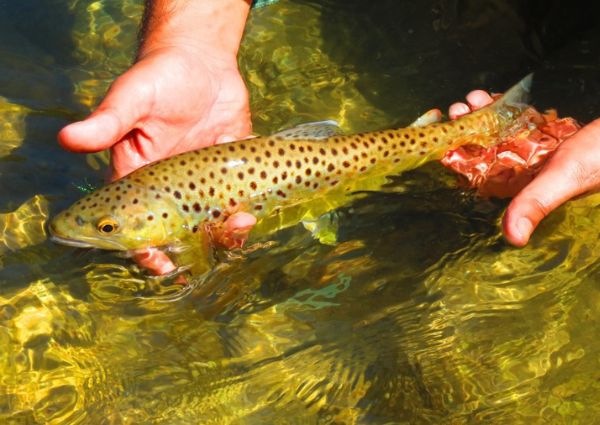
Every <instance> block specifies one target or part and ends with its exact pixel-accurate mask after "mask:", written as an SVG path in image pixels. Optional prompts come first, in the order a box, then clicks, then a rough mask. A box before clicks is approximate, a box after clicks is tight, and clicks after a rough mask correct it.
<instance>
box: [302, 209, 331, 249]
mask: <svg viewBox="0 0 600 425" xmlns="http://www.w3.org/2000/svg"><path fill="white" fill-rule="evenodd" d="M302 225H304V228H305V229H306V230H308V231H309V232H311V233H312V235H313V237H314V238H315V239H317V240H318V241H319V242H321V243H322V244H323V245H335V244H336V243H337V234H338V229H339V217H338V214H337V213H336V212H335V211H330V212H328V213H325V214H323V215H322V216H321V217H319V218H317V219H316V220H304V221H302Z"/></svg>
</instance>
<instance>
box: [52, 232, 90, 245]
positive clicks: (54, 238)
mask: <svg viewBox="0 0 600 425" xmlns="http://www.w3.org/2000/svg"><path fill="white" fill-rule="evenodd" d="M50 240H51V241H52V242H56V243H59V244H61V245H68V246H74V247H75V248H94V245H92V244H91V243H87V242H84V241H80V240H76V239H69V238H63V237H62V236H56V235H51V236H50Z"/></svg>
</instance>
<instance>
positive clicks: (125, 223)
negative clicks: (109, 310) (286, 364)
mask: <svg viewBox="0 0 600 425" xmlns="http://www.w3.org/2000/svg"><path fill="white" fill-rule="evenodd" d="M513 90H514V89H512V90H511V91H509V93H510V92H512V91H513ZM523 109H524V108H523V107H521V106H512V105H509V104H507V103H506V102H505V103H503V102H501V101H499V102H496V104H494V105H492V106H491V107H487V108H484V109H481V110H479V111H477V112H474V113H471V114H469V115H467V116H464V117H462V118H460V119H458V120H455V121H451V122H444V123H434V124H430V125H427V126H424V127H407V128H401V129H394V130H384V131H375V132H367V133H360V134H355V135H350V136H346V135H336V136H332V137H328V138H326V139H324V140H311V139H306V140H302V139H300V140H297V139H294V140H285V139H283V138H282V137H281V136H277V135H276V136H271V137H258V138H254V139H249V140H243V141H238V142H233V143H228V144H221V145H215V146H211V147H208V148H204V149H200V150H196V151H192V152H188V153H184V154H180V155H177V156H174V157H172V158H169V159H165V160H162V161H158V162H156V163H153V164H150V165H148V166H145V167H143V168H141V169H139V170H136V171H134V172H133V173H131V174H129V175H128V176H126V177H124V178H122V179H120V180H118V181H116V182H114V183H112V184H109V185H107V186H105V187H104V188H101V189H99V190H98V191H96V192H94V193H92V194H90V195H88V196H86V197H85V198H83V199H82V200H80V201H78V202H77V203H76V204H75V205H74V206H73V207H71V208H70V209H69V210H66V211H64V212H62V213H61V214H59V215H58V216H57V217H56V218H55V220H53V222H52V224H51V226H50V231H51V233H52V234H53V235H54V236H55V237H56V238H57V239H58V240H59V241H61V242H65V243H69V242H70V241H71V242H73V241H77V242H78V243H80V244H82V246H84V245H88V246H89V245H91V246H95V247H100V248H106V249H124V250H128V249H138V248H143V247H148V246H161V245H166V244H169V243H172V242H175V241H176V240H182V239H184V238H185V237H186V236H187V235H189V234H193V233H196V232H198V231H199V230H201V229H202V226H203V225H204V224H206V223H221V222H223V221H224V220H225V219H226V218H227V217H228V216H229V215H231V214H233V213H235V212H239V211H245V212H249V213H251V214H253V215H254V216H256V218H257V220H258V223H257V226H256V227H255V229H254V230H253V234H260V233H261V232H268V231H273V230H274V229H276V228H281V227H285V226H288V225H290V224H294V223H296V222H298V221H299V220H302V219H315V218H317V217H319V216H320V215H322V214H323V213H326V212H327V211H330V210H332V209H335V208H337V207H339V206H341V205H343V204H345V203H347V202H348V200H349V199H350V197H349V196H348V194H349V193H352V192H355V191H363V190H374V189H378V188H380V187H381V185H382V184H384V183H385V182H386V178H387V176H390V175H394V174H399V173H401V172H403V171H406V170H409V169H412V168H415V167H417V166H419V165H421V164H422V163H424V162H426V161H430V160H434V159H440V158H441V157H442V156H443V155H444V153H445V152H446V151H448V150H449V149H452V148H455V147H456V146H457V145H459V144H463V143H467V142H473V141H474V140H475V141H478V142H480V143H483V144H485V143H490V142H493V141H495V140H497V137H498V136H499V135H500V133H501V132H503V131H506V129H507V128H509V127H510V126H511V125H512V123H514V121H515V119H516V118H517V117H518V116H519V115H520V113H521V112H522V110H523Z"/></svg>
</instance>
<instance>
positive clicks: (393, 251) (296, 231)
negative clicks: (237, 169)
mask: <svg viewBox="0 0 600 425" xmlns="http://www.w3.org/2000/svg"><path fill="white" fill-rule="evenodd" d="M43 3H44V8H41V7H37V6H36V3H35V2H31V1H24V2H12V3H6V4H5V5H4V6H5V7H4V8H3V9H2V11H1V12H0V15H1V16H0V22H2V23H3V25H2V29H1V30H0V32H1V33H2V35H3V36H2V37H1V39H2V40H3V41H0V50H2V52H3V55H1V57H0V88H1V89H2V92H1V93H0V94H1V95H2V98H1V99H0V116H1V117H2V118H3V124H2V125H0V137H1V138H2V140H3V143H2V145H1V146H0V174H1V182H2V184H1V185H0V195H1V196H0V207H1V211H0V231H1V232H0V347H1V348H0V422H2V423H25V424H38V423H39V424H46V423H48V424H66V423H90V424H96V423H102V424H104V423H106V424H111V423H115V424H118V423H131V424H139V423H153V424H154V423H155V424H159V423H164V424H188V423H207V424H211V423H214V424H223V423H235V424H262V423H282V424H294V423H298V424H307V423H308V424H310V423H314V424H317V423H332V424H333V423H335V424H340V423H343V424H351V423H360V424H364V423H369V424H371V423H373V424H386V423H416V424H420V423H424V424H425V423H432V424H439V423H452V424H462V423H489V424H506V423H524V422H531V423H539V422H547V423H595V421H596V417H598V415H599V414H598V413H599V411H600V402H599V400H598V395H597V394H598V390H599V388H598V387H599V385H598V383H599V382H600V372H599V370H600V368H598V364H597V362H598V353H599V352H600V343H599V342H598V338H597V337H596V335H597V329H599V325H600V323H599V321H598V318H599V317H600V314H599V313H600V311H599V306H600V287H599V286H598V283H597V282H598V281H599V278H600V276H599V273H600V267H599V265H598V261H597V255H596V253H597V252H598V249H599V247H598V246H597V244H598V237H597V234H596V232H595V231H594V229H596V228H598V226H599V225H600V216H599V212H600V209H599V208H598V202H599V198H598V197H589V198H586V199H580V200H577V201H574V202H572V203H570V204H568V205H566V206H565V207H563V208H561V209H560V210H559V211H558V212H556V213H555V214H553V215H552V216H551V217H549V218H548V219H547V220H546V221H545V222H544V223H543V224H542V226H541V227H540V229H539V230H538V231H537V232H536V234H535V236H534V238H533V239H532V241H531V243H530V245H529V246H528V247H526V248H524V249H513V248H510V247H508V246H507V245H506V244H505V243H504V242H503V240H502V238H501V235H500V233H499V231H498V228H499V227H498V222H499V220H500V217H501V214H502V210H503V207H504V204H503V203H501V202H496V201H488V200H483V199H480V198H477V197H475V196H473V194H471V193H469V192H465V191H462V190H460V189H457V188H456V184H455V181H454V179H453V177H452V176H450V175H449V174H448V173H447V172H445V171H443V169H442V168H441V167H439V166H436V165H430V166H427V167H422V168H420V169H418V170H414V171H413V172H411V173H406V174H404V175H402V176H400V177H398V178H396V179H393V181H391V182H390V185H389V186H388V187H386V188H385V190H384V191H383V192H382V193H365V194H361V196H359V197H358V199H357V200H356V201H355V202H353V203H352V204H351V205H349V206H348V207H347V208H343V209H340V210H339V211H338V214H339V229H338V230H339V234H338V243H337V244H335V245H324V244H320V243H319V242H317V241H315V240H313V238H312V237H311V236H310V234H308V232H306V230H305V229H304V228H303V227H302V226H296V227H292V228H288V229H286V230H284V231H280V232H277V233H276V234H272V235H268V237H266V238H265V240H261V241H260V243H259V244H257V245H256V246H253V247H246V248H247V249H246V250H245V251H244V252H237V251H236V252H233V253H220V254H219V255H220V257H219V265H218V267H216V268H215V269H214V270H212V271H211V273H209V274H207V275H205V276H202V277H198V278H196V279H195V280H193V281H192V282H191V284H190V285H188V286H181V285H175V284H173V282H172V281H168V280H167V281H161V280H160V279H158V280H157V279H150V278H148V277H147V276H145V275H144V274H143V273H141V272H140V271H139V270H137V269H136V268H135V267H134V266H132V263H131V261H130V259H127V258H120V257H117V256H115V255H114V254H112V253H107V252H99V251H83V250H74V249H71V248H66V247H58V246H55V245H52V244H50V243H49V242H46V241H45V237H46V234H45V230H44V226H45V223H46V221H47V219H48V217H49V216H51V215H53V214H54V212H55V211H57V210H59V209H61V207H63V206H66V205H67V204H70V203H71V202H72V201H73V200H74V199H76V198H79V197H80V196H81V193H80V192H81V190H80V189H78V187H79V188H83V190H85V189H86V188H87V186H89V185H91V186H97V185H99V184H101V182H102V177H103V176H102V172H101V170H100V169H101V168H102V166H103V161H104V160H105V158H102V157H98V156H90V157H88V159H87V160H86V159H84V158H80V157H77V156H74V155H71V154H66V153H64V152H62V151H61V150H60V149H59V147H57V146H56V144H55V141H54V135H55V133H56V131H57V130H58V129H59V128H60V127H61V126H62V125H64V124H65V123H66V122H67V121H69V120H72V119H74V118H75V117H79V116H82V115H83V114H85V113H87V112H88V111H89V109H90V108H91V107H92V106H93V105H95V104H97V102H98V100H99V99H100V97H101V96H102V95H103V93H104V91H105V90H106V88H107V87H108V85H109V84H110V82H111V81H112V79H113V78H114V77H115V76H116V75H117V74H118V73H119V72H120V71H121V70H123V69H124V68H125V67H127V65H128V64H129V62H130V60H131V57H132V55H133V52H134V49H135V44H136V40H135V39H136V28H137V22H138V20H139V17H140V14H141V11H142V2H141V1H137V0H136V1H134V0H128V1H124V2H107V1H79V0H77V1H76V0H47V1H45V2H43ZM346 3H347V8H340V7H338V6H339V5H338V6H336V5H337V3H336V2H331V1H324V2H315V1H302V2H295V1H285V0H280V2H278V3H277V4H275V5H272V6H269V7H265V8H261V9H259V10H256V11H254V12H253V14H252V16H251V18H250V22H249V23H248V32H247V36H246V40H245V44H244V46H242V49H241V56H240V63H241V66H242V68H243V70H244V73H245V76H246V80H247V83H248V85H249V90H250V91H251V94H252V99H253V100H252V102H253V105H252V109H253V111H254V117H253V118H254V122H255V129H256V131H257V132H259V133H265V134H266V133H270V132H273V131H275V130H276V129H279V128H282V127H291V126H292V125H294V124H297V123H301V122H307V121H315V120H322V119H328V118H329V119H336V120H337V121H338V122H340V124H341V125H342V127H343V128H344V129H346V130H347V131H349V132H354V131H360V130H367V129H368V130H372V129H375V128H382V127H385V126H389V125H391V124H392V123H395V122H396V121H401V122H402V123H403V124H406V123H409V122H411V121H412V120H413V119H414V118H415V117H416V116H418V115H419V114H420V113H421V112H423V111H424V110H425V109H428V108H430V107H433V106H443V105H444V104H446V103H447V102H449V101H453V100H455V99H456V97H457V96H460V95H462V94H463V93H464V92H465V91H466V90H467V89H470V88H472V87H473V86H474V85H476V84H485V86H486V87H505V86H508V85H509V84H508V83H509V81H516V80H517V79H518V77H520V76H522V75H523V74H525V72H524V68H526V66H525V65H527V64H531V63H532V62H533V61H534V59H533V58H534V57H535V55H532V51H531V46H532V41H531V38H528V37H530V36H531V34H527V35H523V33H521V32H519V31H516V30H515V31H513V32H510V31H512V30H514V29H515V28H520V25H521V24H523V22H522V19H521V17H520V15H519V13H518V8H517V9H515V8H513V7H512V6H511V4H513V3H514V2H502V1H500V2H498V1H490V2H484V3H485V4H483V5H482V4H481V2H479V3H478V2H472V1H469V2H456V1H441V2H440V1H435V2H422V3H415V2H391V1H384V2H379V3H377V4H375V3H370V4H366V3H364V2H358V1H352V2H346ZM478 5H479V6H478ZM334 6H335V7H334ZM45 8H48V10H50V9H52V13H51V14H49V15H48V14H47V13H46V12H45V11H44V10H45ZM490 11H491V12H490ZM400 12H402V13H400ZM498 13H499V14H500V16H502V17H507V19H499V15H498ZM399 14H400V15H401V20H398V18H397V17H398V16H399ZM509 18H510V19H509ZM44 19H46V20H44ZM490 20H492V21H495V25H497V26H496V27H494V28H496V29H498V28H500V29H502V28H504V30H500V29H498V30H497V31H492V33H493V34H492V35H494V34H495V37H498V38H501V39H502V43H499V44H498V48H497V49H496V50H495V51H494V52H493V53H494V54H493V55H485V57H483V59H482V56H481V55H482V52H483V51H484V50H485V49H484V47H485V46H483V45H484V44H485V45H486V46H489V44H490V43H491V42H492V41H490V40H492V39H493V37H492V35H489V31H487V30H486V29H485V25H484V24H485V23H486V22H489V21H490ZM416 22H424V25H423V26H419V27H417V26H416V25H413V23H416ZM548 22H555V21H552V20H550V21H548ZM466 23H470V24H469V25H466ZM44 25H45V26H44ZM545 25H546V24H545ZM48 26H50V27H53V31H56V35H50V34H54V32H53V31H49V30H47V28H48ZM413 26H414V28H413ZM42 28H46V30H44V31H42ZM411 29H412V32H411V31H410V30H411ZM357 34H360V35H361V37H358V36H357ZM555 34H557V33H555ZM594 34H595V33H591V35H590V36H589V37H590V38H589V40H596V39H597V38H594V37H596V36H595V35H594ZM490 37H492V38H490ZM552 37H553V38H552V40H549V42H548V43H542V44H541V45H540V46H542V47H544V48H548V46H550V45H554V44H556V43H559V41H560V42H561V43H566V42H567V41H565V40H558V39H556V40H555V39H554V35H553V36H552ZM582 40H583V41H582ZM582 40H578V41H577V44H576V48H569V45H567V47H566V48H565V52H567V53H563V54H566V55H567V57H568V61H569V62H571V61H573V62H574V63H575V62H576V66H579V69H583V71H582V72H583V73H584V74H574V73H575V71H574V69H575V66H573V67H567V66H566V65H564V63H563V65H561V67H562V68H561V69H563V71H562V72H563V74H566V75H567V76H569V78H571V77H570V76H571V75H579V77H577V78H583V77H581V75H587V73H594V72H597V69H598V65H597V64H596V63H595V62H594V63H591V62H585V60H584V59H585V58H588V56H586V55H585V54H584V56H583V59H581V61H579V59H578V61H575V60H574V59H572V55H575V52H579V51H580V50H581V51H583V50H585V49H584V48H587V49H591V47H590V46H594V45H595V44H594V43H592V42H586V41H585V40H588V39H587V38H586V39H585V40H584V39H582ZM542 41H544V40H542ZM596 44H597V43H596ZM485 48H486V49H487V47H485ZM582 49H583V50H582ZM538 53H539V52H538ZM536 54H537V53H536ZM556 54H557V56H556V57H560V56H559V54H560V51H559V52H557V53H556ZM599 57H600V56H599ZM556 60H558V59H556ZM588 60H591V59H589V58H588ZM458 63H460V64H461V66H460V67H459V66H458V65H454V64H458ZM578 64H579V65H578ZM582 64H583V65H582ZM584 65H585V66H584ZM459 68H460V69H472V70H473V71H472V73H469V76H464V78H462V79H460V82H457V81H456V79H457V76H456V74H452V72H458V71H451V69H459ZM441 69H448V75H444V76H440V79H437V78H436V77H438V76H439V74H440V70H441ZM551 71H552V72H554V71H555V70H554V69H551ZM460 73H461V74H463V73H464V72H463V71H460ZM15 75H20V78H15V77H14V76H15ZM561 75H562V74H561ZM593 75H595V74H593ZM513 77H514V78H513ZM573 78H574V79H575V80H577V78H576V77H573ZM14 81H17V82H18V84H17V83H15V82H14ZM440 81H441V83H440ZM586 81H588V84H589V85H588V86H587V87H591V88H593V87H595V85H596V83H597V82H596V80H586ZM567 82H568V78H566V77H565V78H563V79H561V82H560V85H561V86H560V87H559V88H560V90H554V91H555V92H560V93H564V92H566V91H568V90H567V88H566V87H567ZM563 84H564V86H562V85H563ZM577 84H579V83H577ZM542 86H543V88H542V89H540V90H541V92H544V91H546V92H547V91H551V89H556V88H557V87H558V86H557V85H556V84H554V85H553V84H546V85H543V84H542ZM592 92H593V96H592V95H590V96H589V97H595V91H593V90H592ZM546 94H548V93H546ZM554 95H555V96H556V93H555V94H554ZM550 99H551V100H552V101H551V102H550V103H551V104H552V106H556V107H559V108H561V107H562V104H559V103H558V102H564V104H565V107H569V108H571V110H568V111H567V113H566V114H567V115H575V116H579V115H577V113H573V112H570V111H576V112H580V113H582V114H585V113H588V114H589V113H590V111H588V109H589V107H588V106H582V105H593V103H591V102H593V101H594V100H593V99H590V102H587V100H586V101H580V100H579V99H577V103H581V105H574V104H569V100H568V99H558V100H556V98H552V97H550ZM578 108H579V109H578ZM559 110H560V109H559Z"/></svg>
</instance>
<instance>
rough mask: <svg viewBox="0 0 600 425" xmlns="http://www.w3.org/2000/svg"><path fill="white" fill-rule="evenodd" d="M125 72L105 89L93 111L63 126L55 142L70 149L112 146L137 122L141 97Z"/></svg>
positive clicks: (139, 116) (96, 148) (92, 149)
mask: <svg viewBox="0 0 600 425" xmlns="http://www.w3.org/2000/svg"><path fill="white" fill-rule="evenodd" d="M138 93H140V90H136V87H135V85H134V84H133V82H131V78H128V76H127V75H126V74H124V75H123V76H121V77H119V78H118V79H117V80H116V81H115V82H114V83H113V85H112V86H111V88H110V89H109V90H108V92H107V94H106V96H105V98H104V100H103V101H102V103H100V105H99V106H98V108H97V109H96V111H94V112H93V113H92V114H91V115H90V116H89V117H87V118H86V119H85V120H83V121H78V122H75V123H73V124H69V125H67V126H66V127H64V128H63V129H62V130H61V131H60V132H59V133H58V142H59V143H60V144H61V146H62V147H64V148H65V149H67V150H70V151H73V152H98V151H101V150H104V149H108V148H110V147H112V146H113V145H114V144H116V143H117V142H119V141H120V140H121V139H122V138H123V137H124V136H125V135H126V134H127V133H128V132H129V131H131V130H132V129H133V128H135V126H136V125H137V123H138V121H139V120H140V119H141V117H142V114H143V113H144V111H143V110H142V108H141V107H142V106H144V105H145V102H143V100H142V99H143V98H142V97H141V96H139V95H138Z"/></svg>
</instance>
